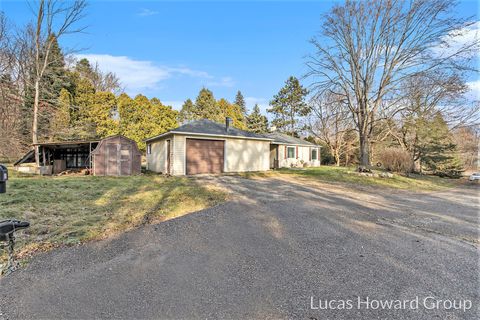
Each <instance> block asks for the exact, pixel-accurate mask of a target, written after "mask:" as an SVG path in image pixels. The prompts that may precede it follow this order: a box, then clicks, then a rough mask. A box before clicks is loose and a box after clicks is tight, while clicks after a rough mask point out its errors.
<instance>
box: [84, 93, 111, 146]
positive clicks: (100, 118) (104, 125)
mask: <svg viewBox="0 0 480 320" xmlns="http://www.w3.org/2000/svg"><path fill="white" fill-rule="evenodd" d="M116 104H117V101H116V98H115V95H114V94H113V93H111V92H96V93H95V94H94V95H93V103H92V104H91V105H90V106H89V107H88V120H89V122H90V123H92V124H93V126H94V128H95V131H94V132H95V136H96V137H98V138H105V137H108V136H111V135H114V134H118V133H119V123H118V120H116V119H114V117H113V113H114V111H115V110H116Z"/></svg>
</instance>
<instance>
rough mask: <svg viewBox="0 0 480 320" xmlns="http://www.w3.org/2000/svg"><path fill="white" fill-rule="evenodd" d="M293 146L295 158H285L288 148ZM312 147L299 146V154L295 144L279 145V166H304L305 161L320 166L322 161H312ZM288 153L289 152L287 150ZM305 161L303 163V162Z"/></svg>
mask: <svg viewBox="0 0 480 320" xmlns="http://www.w3.org/2000/svg"><path fill="white" fill-rule="evenodd" d="M285 147H287V148H289V147H293V148H295V158H286V159H285V152H286V148H285ZM311 149H312V147H304V146H298V155H297V154H296V152H297V146H295V145H287V146H285V145H279V146H278V158H279V167H280V168H290V167H291V166H295V167H302V166H303V163H308V165H309V166H310V167H318V166H320V161H318V160H316V161H312V160H310V152H311ZM317 150H318V151H317V158H318V157H319V156H320V148H317ZM287 154H288V152H287ZM302 161H303V163H302Z"/></svg>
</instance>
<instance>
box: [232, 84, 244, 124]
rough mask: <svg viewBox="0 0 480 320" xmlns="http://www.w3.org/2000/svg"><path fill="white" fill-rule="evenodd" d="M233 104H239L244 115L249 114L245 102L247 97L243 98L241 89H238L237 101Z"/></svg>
mask: <svg viewBox="0 0 480 320" xmlns="http://www.w3.org/2000/svg"><path fill="white" fill-rule="evenodd" d="M233 104H235V105H237V106H238V107H239V108H240V112H241V113H242V115H243V116H244V117H246V116H247V105H246V104H245V99H244V98H243V95H242V93H241V92H240V90H238V91H237V95H236V96H235V101H234V102H233Z"/></svg>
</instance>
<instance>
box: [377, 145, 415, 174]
mask: <svg viewBox="0 0 480 320" xmlns="http://www.w3.org/2000/svg"><path fill="white" fill-rule="evenodd" d="M379 159H380V162H381V163H382V165H383V167H384V168H385V169H386V170H388V171H393V172H402V173H409V172H411V171H412V168H413V161H412V157H411V156H410V153H409V152H408V151H405V150H403V149H400V148H386V149H384V150H382V152H380V154H379Z"/></svg>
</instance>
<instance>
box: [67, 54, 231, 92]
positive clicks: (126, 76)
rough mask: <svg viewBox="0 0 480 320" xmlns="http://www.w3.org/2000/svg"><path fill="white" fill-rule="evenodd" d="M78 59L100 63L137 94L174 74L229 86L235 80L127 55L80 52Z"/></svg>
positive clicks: (127, 90)
mask: <svg viewBox="0 0 480 320" xmlns="http://www.w3.org/2000/svg"><path fill="white" fill-rule="evenodd" d="M76 58H77V59H82V58H86V59H88V60H89V61H90V62H91V63H92V64H94V63H98V65H99V67H100V69H101V70H102V71H104V72H113V73H115V74H116V75H117V76H118V77H119V79H120V82H121V83H122V86H124V87H125V90H126V92H128V93H130V94H137V93H141V92H144V91H145V90H151V89H159V88H160V84H161V82H162V81H164V80H166V79H169V78H171V77H173V76H179V75H180V76H187V77H191V78H201V79H209V80H211V82H212V83H217V84H219V85H224V86H229V85H233V80H232V79H231V78H229V77H225V78H221V79H220V80H218V81H217V80H215V77H213V76H211V75H210V74H208V72H205V71H200V70H193V69H189V68H187V67H184V66H182V67H169V66H161V65H156V64H155V63H154V62H152V61H148V60H135V59H132V58H129V57H127V56H112V55H109V54H78V55H76Z"/></svg>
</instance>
